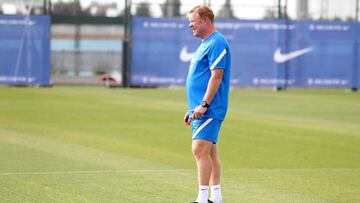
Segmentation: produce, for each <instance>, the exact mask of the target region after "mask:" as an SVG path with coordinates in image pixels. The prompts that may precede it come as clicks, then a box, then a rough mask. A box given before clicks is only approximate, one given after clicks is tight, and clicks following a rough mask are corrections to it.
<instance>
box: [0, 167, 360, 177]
mask: <svg viewBox="0 0 360 203" xmlns="http://www.w3.org/2000/svg"><path fill="white" fill-rule="evenodd" d="M195 171H196V169H159V170H156V169H124V170H89V171H29V172H26V171H22V172H2V173H0V176H16V175H76V174H106V173H109V174H110V173H179V172H186V173H188V172H195ZM224 171H226V172H266V171H268V172H271V171H272V172H274V171H275V172H276V171H277V172H291V171H299V172H301V171H302V172H340V171H343V172H346V171H357V172H360V168H314V169H276V168H274V169H228V170H224Z"/></svg>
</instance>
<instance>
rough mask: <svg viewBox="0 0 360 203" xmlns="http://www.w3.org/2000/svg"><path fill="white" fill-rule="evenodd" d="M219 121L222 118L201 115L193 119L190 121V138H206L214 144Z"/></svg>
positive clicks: (217, 133) (218, 129) (216, 138)
mask: <svg viewBox="0 0 360 203" xmlns="http://www.w3.org/2000/svg"><path fill="white" fill-rule="evenodd" d="M221 123H222V120H219V119H215V118H209V117H201V118H200V119H196V120H193V122H192V123H191V126H192V139H193V140H197V139H202V140H208V141H211V142H213V143H214V144H216V143H217V140H218V136H219V131H220V127H221Z"/></svg>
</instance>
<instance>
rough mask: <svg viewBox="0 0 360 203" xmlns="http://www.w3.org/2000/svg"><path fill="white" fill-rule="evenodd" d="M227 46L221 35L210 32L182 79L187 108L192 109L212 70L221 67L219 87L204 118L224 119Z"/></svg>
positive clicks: (202, 91) (228, 54)
mask: <svg viewBox="0 0 360 203" xmlns="http://www.w3.org/2000/svg"><path fill="white" fill-rule="evenodd" d="M230 62H231V56H230V49H229V44H228V43H227V41H226V40H225V38H224V36H223V35H222V34H220V33H219V32H214V33H212V34H211V35H210V36H209V37H208V38H207V39H205V40H204V41H203V42H202V43H201V44H200V46H199V48H198V49H197V50H196V52H195V55H194V57H193V59H192V60H191V64H190V68H189V73H188V76H187V79H186V93H187V98H188V108H189V110H192V109H195V108H196V107H197V106H199V105H200V103H201V101H202V100H203V98H204V96H205V93H206V89H207V86H208V82H209V79H210V77H211V70H212V69H224V73H223V77H222V80H221V83H220V86H219V89H218V91H217V93H216V95H215V96H214V98H213V100H212V101H211V104H210V107H209V108H208V109H207V111H206V112H205V114H204V116H205V117H211V118H215V119H220V120H224V118H225V115H226V112H227V108H228V97H229V88H230Z"/></svg>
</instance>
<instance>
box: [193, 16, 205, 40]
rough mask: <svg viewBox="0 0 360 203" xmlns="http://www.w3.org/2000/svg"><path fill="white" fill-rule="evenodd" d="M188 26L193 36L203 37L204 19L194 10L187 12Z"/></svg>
mask: <svg viewBox="0 0 360 203" xmlns="http://www.w3.org/2000/svg"><path fill="white" fill-rule="evenodd" d="M189 27H190V29H191V30H192V32H193V35H194V36H195V37H199V38H203V35H204V21H203V20H202V19H201V18H200V16H199V14H198V13H196V12H194V13H190V14H189Z"/></svg>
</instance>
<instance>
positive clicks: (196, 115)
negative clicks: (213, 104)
mask: <svg viewBox="0 0 360 203" xmlns="http://www.w3.org/2000/svg"><path fill="white" fill-rule="evenodd" d="M207 109H208V108H206V107H203V106H200V105H199V106H198V107H196V108H195V109H194V113H193V117H194V119H199V118H201V117H202V116H203V115H204V113H205V112H206V111H207Z"/></svg>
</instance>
